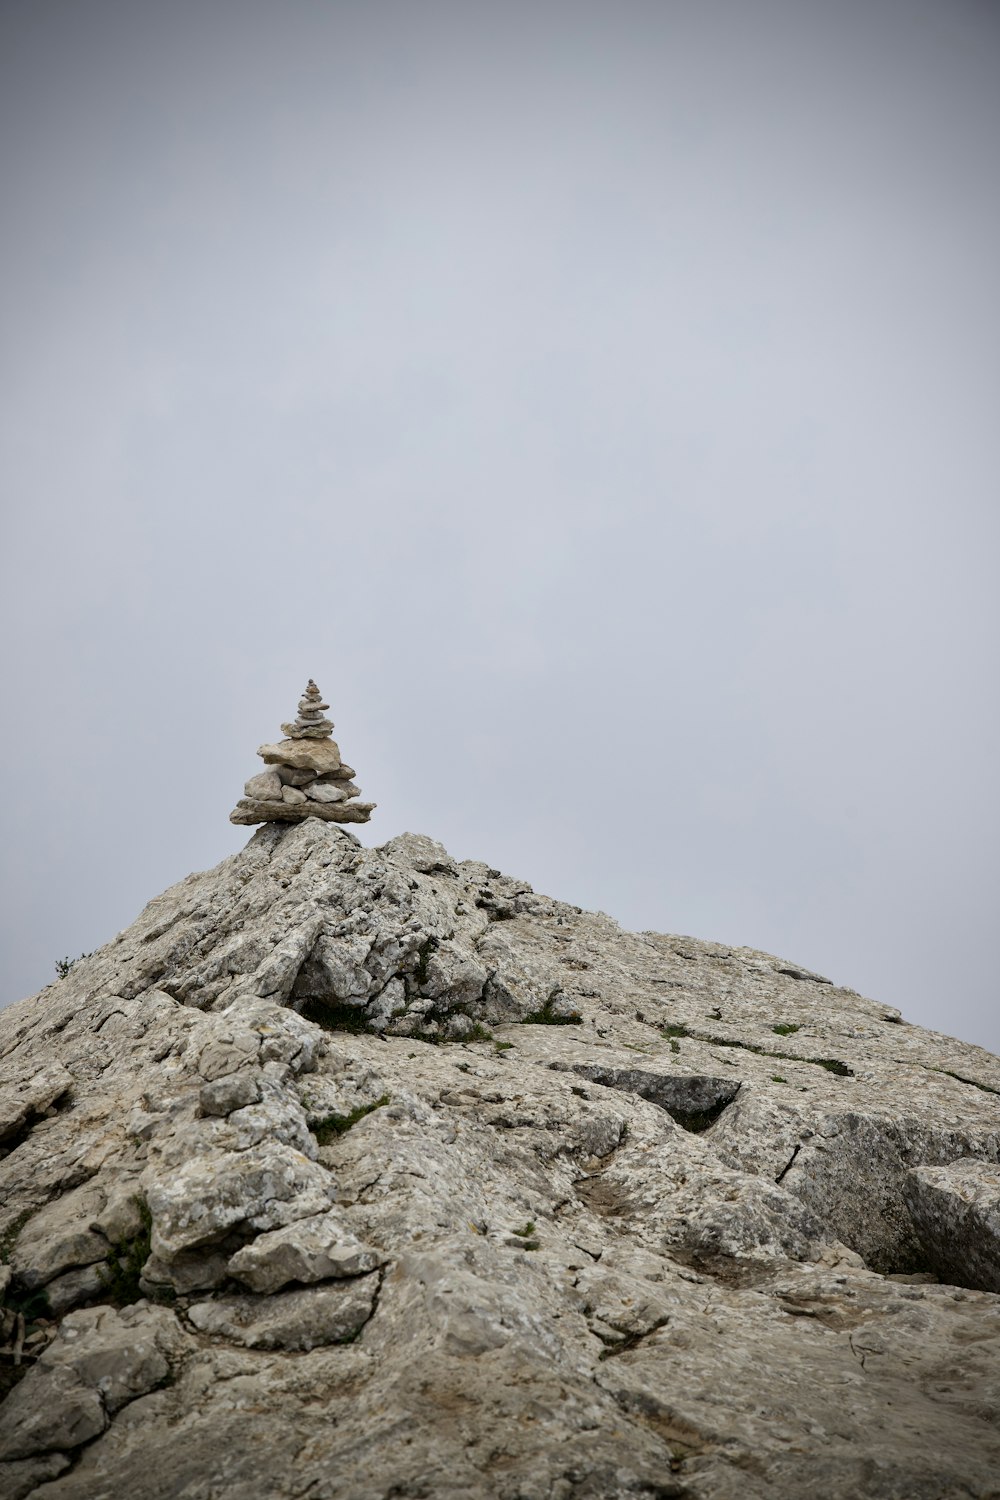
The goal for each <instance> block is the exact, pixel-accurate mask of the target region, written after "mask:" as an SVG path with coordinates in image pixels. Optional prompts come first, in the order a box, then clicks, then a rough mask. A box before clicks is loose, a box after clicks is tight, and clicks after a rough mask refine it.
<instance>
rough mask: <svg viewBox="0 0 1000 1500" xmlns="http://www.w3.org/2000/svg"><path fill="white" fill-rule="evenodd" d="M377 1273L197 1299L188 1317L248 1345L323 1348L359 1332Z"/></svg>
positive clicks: (206, 1329) (368, 1314) (199, 1326)
mask: <svg viewBox="0 0 1000 1500" xmlns="http://www.w3.org/2000/svg"><path fill="white" fill-rule="evenodd" d="M377 1290H378V1278H377V1277H375V1276H359V1277H358V1278H356V1279H355V1280H352V1281H344V1282H338V1283H336V1284H335V1285H332V1286H327V1285H323V1286H315V1287H308V1288H305V1289H303V1290H300V1291H293V1292H278V1293H276V1294H275V1295H274V1296H270V1297H267V1296H264V1297H252V1296H251V1297H220V1298H218V1299H217V1300H215V1301H212V1302H196V1303H195V1304H194V1305H193V1306H192V1307H189V1308H188V1318H189V1319H190V1321H191V1323H192V1324H193V1325H194V1327H195V1328H197V1329H198V1330H199V1331H200V1332H202V1333H207V1334H211V1335H213V1336H214V1337H216V1338H223V1339H227V1340H228V1341H229V1342H230V1343H233V1344H242V1345H244V1346H245V1347H246V1348H248V1349H288V1350H297V1349H299V1350H301V1349H319V1348H322V1347H323V1345H325V1344H340V1343H343V1342H344V1341H345V1340H346V1339H352V1338H354V1337H355V1336H356V1335H357V1334H358V1333H359V1332H360V1330H361V1329H362V1328H363V1327H364V1325H365V1324H366V1323H367V1322H368V1319H369V1318H370V1317H371V1315H372V1311H373V1308H374V1302H375V1294H376V1292H377Z"/></svg>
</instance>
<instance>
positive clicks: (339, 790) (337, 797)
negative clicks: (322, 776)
mask: <svg viewBox="0 0 1000 1500" xmlns="http://www.w3.org/2000/svg"><path fill="white" fill-rule="evenodd" d="M348 795H349V794H348V791H347V788H346V787H344V786H342V785H338V784H337V783H336V782H332V781H314V782H313V784H312V786H311V787H309V789H308V790H307V792H306V796H307V797H308V798H309V799H310V801H312V802H346V801H347V798H348Z"/></svg>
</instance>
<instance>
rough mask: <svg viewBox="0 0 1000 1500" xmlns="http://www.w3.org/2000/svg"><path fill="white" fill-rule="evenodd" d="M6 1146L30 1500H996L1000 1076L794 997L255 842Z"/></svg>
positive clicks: (305, 849)
mask: <svg viewBox="0 0 1000 1500" xmlns="http://www.w3.org/2000/svg"><path fill="white" fill-rule="evenodd" d="M319 743H322V741H319ZM289 805H293V804H289ZM319 805H320V806H325V805H327V804H319ZM330 805H337V804H330ZM0 1137H2V1138H0V1203H2V1208H0V1289H2V1295H3V1310H2V1313H0V1317H2V1325H0V1336H2V1340H3V1343H4V1348H3V1350H2V1351H0V1377H2V1382H3V1383H2V1385H0V1391H2V1392H3V1393H4V1399H3V1400H2V1402H0V1495H2V1496H4V1497H5V1500H6V1497H7V1496H11V1497H14V1500H22V1497H23V1500H28V1497H31V1500H119V1497H121V1496H123V1495H128V1496H129V1497H130V1500H168V1497H171V1500H172V1497H175V1496H185V1497H187V1500H203V1497H204V1500H207V1497H212V1500H258V1497H260V1496H262V1495H267V1496H269V1497H272V1496H273V1497H276V1500H300V1497H309V1500H390V1497H401V1496H413V1497H434V1500H436V1497H449V1496H451V1497H454V1500H459V1497H479V1496H482V1497H490V1500H606V1497H607V1500H613V1497H618V1496H621V1497H626V1496H646V1497H660V1500H663V1497H688V1500H729V1497H733V1500H736V1497H741V1500H742V1497H748V1500H758V1497H760V1500H764V1497H773V1496H777V1497H788V1500H798V1497H800V1496H803V1495H807V1494H810V1495H812V1494H815V1495H823V1496H824V1497H826V1500H854V1497H857V1496H862V1495H864V1496H866V1497H867V1496H873V1497H886V1500H890V1497H891V1500H943V1497H947V1500H959V1497H962V1500H965V1497H969V1496H972V1497H977V1500H986V1497H989V1496H994V1497H995V1496H997V1495H1000V1486H998V1482H997V1477H996V1476H997V1474H998V1473H1000V1166H998V1163H1000V1061H998V1060H997V1059H996V1058H993V1057H991V1056H990V1055H989V1054H987V1053H986V1052H984V1051H982V1050H981V1049H979V1048H976V1047H973V1046H969V1045H966V1044H964V1043H961V1042H957V1041H954V1040H952V1039H950V1038H948V1037H945V1036H941V1035H938V1034H936V1033H932V1032H928V1031H924V1030H922V1029H920V1028H918V1027H914V1026H909V1025H906V1024H905V1023H904V1022H902V1021H901V1019H900V1017H899V1015H898V1013H897V1012H895V1011H893V1010H891V1009H889V1008H888V1007H886V1006H883V1005H879V1004H877V1003H876V1002H874V1001H872V1000H869V999H866V998H864V997H862V996H860V995H858V994H856V993H855V992H853V991H851V990H845V989H841V988H838V987H837V986H835V985H833V984H832V983H830V981H828V980H826V979H824V978H822V977H821V976H819V975H816V974H813V973H811V972H810V971H808V970H806V969H803V968H801V967H800V966H798V965H797V964H794V963H790V962H786V961H784V960H781V959H777V958H774V957H772V956H770V955H768V954H764V953H760V952H757V951H754V950H750V949H731V948H726V947H723V946H720V945H718V944H714V943H708V942H701V941H698V940H696V939H693V938H687V937H677V936H669V935H664V934H660V933H629V932H625V931H623V930H622V929H621V928H620V927H618V925H617V924H616V923H615V922H613V921H612V920H611V919H610V918H608V917H606V916H604V915H602V914H600V913H592V912H582V911H580V910H579V909H578V908H576V907H573V906H569V905H567V904H565V903H563V902H560V901H556V900H551V899H550V898H548V897H546V896H541V895H538V894H536V893H535V892H534V891H532V889H531V888H530V886H528V885H527V884H526V883H525V882H523V881H519V880H515V879H511V878H510V877H507V876H503V875H501V874H500V873H499V872H498V871H496V870H493V869H491V868H489V867H488V866H487V865H484V864H480V863H478V862H472V861H466V862H463V863H458V862H456V861H455V860H453V859H452V858H451V857H450V856H449V854H448V853H447V851H446V850H445V849H443V848H442V846H441V845H440V844H437V843H436V842H435V841H434V840H432V839H430V838H426V837H423V836H418V835H411V834H404V835H401V836H400V837H398V838H395V839H392V840H390V841H389V842H388V843H387V844H385V845H383V846H382V847H381V848H379V849H365V848H363V847H362V846H361V845H360V844H359V843H358V841H357V839H356V838H355V837H354V835H353V834H352V833H351V832H350V831H348V830H347V829H346V828H344V827H341V826H339V825H338V824H336V823H331V822H328V821H324V820H322V816H321V815H320V816H316V817H309V818H307V819H306V820H305V821H301V822H298V823H293V824H288V825H283V824H280V823H268V824H267V825H265V827H264V828H262V829H261V831H260V832H258V833H257V834H255V836H254V837H253V838H252V839H251V840H250V842H249V844H248V845H247V847H246V848H245V849H244V850H243V851H242V852H241V853H240V854H237V855H235V856H233V857H232V858H230V859H228V860H225V861H224V862H223V863H222V864H221V865H219V866H218V867H217V868H216V869H215V870H211V871H208V872H206V873H204V874H199V875H192V876H189V877H188V879H187V880H184V881H182V882H181V883H180V884H179V885H177V886H175V887H174V888H173V889H171V890H169V891H167V892H165V893H164V894H163V895H162V896H159V897H157V898H156V899H155V900H154V901H152V902H150V904H149V905H148V906H147V907H146V909H145V910H144V911H143V912H142V914H141V915H140V916H139V918H138V919H137V920H136V922H135V923H134V924H133V925H132V926H131V927H130V928H128V929H127V930H126V931H125V932H123V933H120V934H119V935H118V937H117V938H115V939H114V940H113V941H112V942H111V943H109V944H107V945H106V946H105V947H104V948H102V949H101V950H100V951H99V952H97V953H95V954H94V955H93V956H92V957H90V958H88V959H85V960H81V961H79V962H78V963H77V964H75V965H74V966H73V968H72V970H71V972H70V973H69V974H68V975H67V977H66V978H65V979H63V980H61V981H60V982H59V983H58V984H54V985H52V986H50V987H49V988H48V989H46V990H44V991H43V992H42V993H41V994H40V995H38V996H35V997H33V998H31V999H29V1000H24V1001H21V1002H20V1003H19V1004H17V1005H14V1006H12V1007H10V1008H9V1009H8V1010H6V1011H4V1012H3V1013H2V1014H0Z"/></svg>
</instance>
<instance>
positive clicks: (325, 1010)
mask: <svg viewBox="0 0 1000 1500" xmlns="http://www.w3.org/2000/svg"><path fill="white" fill-rule="evenodd" d="M302 1014H303V1015H304V1016H305V1018H306V1020H307V1021H314V1022H315V1023H316V1025H317V1026H321V1027H322V1028H323V1030H324V1031H354V1032H370V1031H371V1027H370V1026H369V1025H368V1021H367V1019H366V1018H365V1012H364V1007H363V1006H361V1005H344V1004H341V1003H340V1002H339V1001H337V1000H320V999H318V998H315V997H314V998H313V999H311V1000H307V1001H306V1003H305V1004H304V1005H303V1007H302Z"/></svg>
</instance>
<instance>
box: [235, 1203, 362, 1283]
mask: <svg viewBox="0 0 1000 1500" xmlns="http://www.w3.org/2000/svg"><path fill="white" fill-rule="evenodd" d="M384 1262H385V1256H384V1255H382V1254H381V1253H380V1252H379V1251H378V1250H374V1249H373V1248H372V1247H371V1246H370V1245H365V1244H363V1243H362V1242H361V1241H360V1240H359V1239H357V1237H356V1236H355V1235H353V1234H352V1233H351V1231H350V1230H349V1229H348V1228H347V1227H346V1226H345V1224H344V1223H343V1221H342V1219H341V1218H340V1216H339V1215H338V1214H336V1213H326V1214H321V1215H319V1216H317V1217H314V1218H310V1219H299V1220H297V1221H296V1222H295V1223H294V1224H288V1225H287V1226H286V1227H285V1228H283V1229H276V1230H273V1231H272V1232H271V1233H270V1234H261V1235H258V1237H257V1238H256V1239H255V1240H254V1241H253V1242H252V1243H251V1244H249V1245H245V1246H244V1247H243V1249H242V1250H238V1251H237V1252H236V1254H235V1255H234V1256H233V1258H232V1260H231V1261H230V1262H229V1270H230V1274H231V1275H233V1276H235V1277H236V1278H237V1280H238V1281H242V1282H245V1283H246V1285H247V1286H248V1287H250V1288H251V1290H252V1291H255V1292H276V1291H278V1290H279V1289H280V1288H281V1287H283V1286H287V1285H288V1283H289V1282H290V1281H301V1282H306V1283H308V1282H313V1281H327V1280H329V1279H330V1278H331V1277H342V1276H360V1275H362V1274H363V1273H364V1272H366V1271H374V1270H375V1269H376V1267H378V1266H380V1265H383V1264H384Z"/></svg>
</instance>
